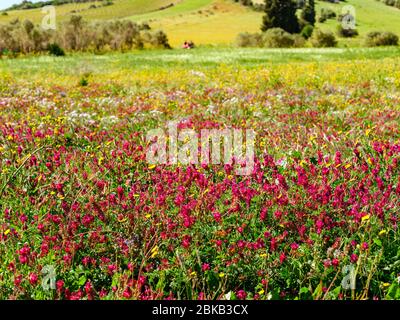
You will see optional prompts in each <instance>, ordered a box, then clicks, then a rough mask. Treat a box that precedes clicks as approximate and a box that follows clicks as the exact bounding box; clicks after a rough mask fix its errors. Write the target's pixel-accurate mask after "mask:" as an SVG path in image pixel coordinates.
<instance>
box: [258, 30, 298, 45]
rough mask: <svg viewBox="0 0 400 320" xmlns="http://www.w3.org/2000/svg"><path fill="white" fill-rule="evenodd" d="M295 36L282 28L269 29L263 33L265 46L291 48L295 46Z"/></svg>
mask: <svg viewBox="0 0 400 320" xmlns="http://www.w3.org/2000/svg"><path fill="white" fill-rule="evenodd" d="M294 43H295V42H294V37H293V36H292V35H291V34H290V33H288V32H286V31H285V30H283V29H281V28H272V29H268V30H267V31H266V32H265V33H264V34H263V44H264V47H268V48H290V47H293V46H294Z"/></svg>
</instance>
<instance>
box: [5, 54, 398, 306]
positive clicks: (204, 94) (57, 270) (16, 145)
mask: <svg viewBox="0 0 400 320" xmlns="http://www.w3.org/2000/svg"><path fill="white" fill-rule="evenodd" d="M396 65H398V61H397V60H395V59H393V60H388V61H385V62H383V61H382V62H368V61H366V62H363V63H360V64H359V67H358V68H357V69H354V68H352V69H349V68H348V65H347V64H344V63H343V64H341V63H328V62H326V63H322V64H321V65H317V64H301V63H298V64H291V65H275V66H270V67H268V68H267V67H257V68H255V67H254V68H242V67H240V66H225V67H222V66H221V67H215V68H206V67H203V68H202V69H201V70H190V69H188V70H186V69H179V70H176V71H173V72H172V73H173V74H172V75H174V77H172V76H171V74H170V72H168V71H162V70H161V71H159V70H154V71H141V73H139V74H137V75H134V76H133V77H136V78H134V79H133V80H132V79H130V84H128V82H125V81H123V80H124V79H122V76H121V78H119V77H114V78H113V79H112V80H110V79H107V77H104V79H102V78H99V79H96V78H94V79H91V81H90V82H89V85H88V86H86V87H81V86H79V85H77V84H75V83H73V84H63V85H57V84H52V83H46V82H45V81H43V82H42V83H39V84H35V85H32V84H29V83H21V81H18V80H17V79H12V78H7V79H5V80H3V81H2V82H1V95H0V108H1V109H0V130H1V133H2V134H1V137H0V171H1V180H0V183H1V184H0V206H1V213H0V257H1V258H0V270H1V272H0V298H1V299H31V298H34V299H296V298H297V299H399V298H400V287H399V280H398V279H399V276H400V264H399V259H400V249H399V245H400V237H399V231H398V222H399V211H400V174H399V172H400V165H399V161H400V135H399V119H400V108H399V105H400V91H399V90H400V82H399V81H398V79H399V78H398V73H396V72H397V71H395V70H397V69H396ZM136 80H137V81H136ZM135 81H136V83H135ZM140 81H141V83H138V82H140ZM77 82H78V81H77ZM77 82H76V83H77ZM133 83H135V85H133ZM169 121H175V122H177V123H178V129H184V128H190V129H193V130H195V131H197V132H200V130H202V129H223V128H236V129H243V130H245V129H252V130H254V131H255V132H256V134H257V135H256V142H255V159H254V167H253V169H252V171H251V174H250V175H245V176H239V175H236V174H235V173H234V172H233V170H232V166H231V165H229V164H223V163H221V164H219V165H218V164H217V165H213V164H207V165H206V164H201V163H199V164H197V165H193V164H185V165H184V164H179V163H178V164H176V165H168V164H160V165H154V164H151V165H150V164H149V163H148V162H147V161H146V153H147V152H148V149H149V145H150V142H149V141H146V139H145V138H146V133H147V132H148V131H149V130H152V129H154V128H166V127H167V125H168V123H169ZM46 286H47V287H46ZM46 289H48V290H46Z"/></svg>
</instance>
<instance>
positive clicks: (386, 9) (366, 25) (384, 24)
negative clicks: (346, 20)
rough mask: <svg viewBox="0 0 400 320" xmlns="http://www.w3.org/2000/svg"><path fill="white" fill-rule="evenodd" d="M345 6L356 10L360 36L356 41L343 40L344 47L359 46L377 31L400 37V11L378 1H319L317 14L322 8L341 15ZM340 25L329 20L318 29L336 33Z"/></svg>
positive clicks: (319, 24) (335, 21) (320, 24)
mask: <svg viewBox="0 0 400 320" xmlns="http://www.w3.org/2000/svg"><path fill="white" fill-rule="evenodd" d="M344 5H352V6H354V8H355V9H356V23H357V24H356V25H357V30H358V31H359V34H360V35H359V36H358V37H356V38H354V39H341V44H342V45H344V44H347V45H349V46H358V45H360V44H361V43H362V41H363V39H364V37H365V35H366V34H367V33H368V32H371V31H377V30H380V31H392V32H395V33H397V34H398V35H399V36H400V10H399V9H397V8H394V7H391V6H387V5H385V4H384V3H382V2H379V1H376V0H348V1H347V2H345V3H344V4H342V3H340V4H333V3H329V2H323V1H318V2H317V12H318V13H319V12H320V9H321V8H330V9H332V10H334V11H335V12H336V13H337V14H340V13H341V11H342V8H343V7H344ZM338 24H339V22H338V21H337V20H328V21H326V22H325V23H318V24H317V27H320V28H321V29H322V30H330V31H336V27H337V25H338Z"/></svg>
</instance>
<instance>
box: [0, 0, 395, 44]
mask: <svg viewBox="0 0 400 320" xmlns="http://www.w3.org/2000/svg"><path fill="white" fill-rule="evenodd" d="M256 1H257V2H262V0H256ZM92 4H93V3H83V4H68V5H62V6H58V7H57V12H58V19H59V20H58V21H63V20H65V19H68V18H69V16H70V15H71V14H73V13H78V14H80V15H82V16H84V17H85V18H87V19H91V20H105V19H116V18H128V19H132V20H134V21H148V22H150V24H151V25H152V27H153V28H161V29H163V30H165V31H166V32H167V33H168V36H169V38H170V42H171V44H172V45H173V46H177V45H180V44H181V43H182V42H183V41H184V40H185V39H190V40H193V41H194V42H195V43H197V44H230V43H232V42H233V41H234V40H235V38H236V36H237V34H238V33H239V32H244V31H247V32H258V31H259V28H260V24H261V17H262V13H260V12H255V11H253V10H251V9H250V8H247V7H243V6H241V5H239V4H237V3H233V1H231V0H152V1H149V0H114V5H112V6H108V7H98V8H90V6H91V5H92ZM95 4H97V5H98V6H100V4H101V2H98V3H95ZM171 4H173V6H172V7H169V8H166V9H165V7H167V6H169V5H171ZM344 5H353V6H354V7H355V8H356V18H357V28H358V30H359V33H360V36H359V37H357V38H355V39H340V45H341V46H344V45H349V46H359V45H360V44H361V43H362V40H363V38H364V36H365V35H366V34H367V33H368V32H369V31H372V30H387V31H389V30H390V31H393V32H395V33H397V34H399V35H400V10H399V9H397V8H394V7H390V6H386V5H385V4H383V3H381V2H378V1H376V0H348V1H347V2H346V3H341V4H331V3H327V2H323V1H317V12H318V13H319V12H320V9H321V8H331V9H332V10H334V11H335V12H337V13H338V14H340V13H341V11H342V8H343V6H344ZM17 17H18V18H20V19H24V18H28V19H31V20H33V21H35V22H39V21H40V20H41V19H42V17H43V14H42V13H41V11H40V9H34V10H18V11H10V12H8V16H0V22H6V21H10V20H12V19H15V18H17ZM337 25H338V21H337V20H328V21H326V22H325V23H323V24H320V23H318V24H317V26H318V27H320V28H322V29H323V30H331V31H335V30H336V26H337Z"/></svg>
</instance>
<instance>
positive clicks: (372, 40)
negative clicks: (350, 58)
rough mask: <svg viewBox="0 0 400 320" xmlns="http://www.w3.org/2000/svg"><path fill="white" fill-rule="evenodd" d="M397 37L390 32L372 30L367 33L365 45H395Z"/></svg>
mask: <svg viewBox="0 0 400 320" xmlns="http://www.w3.org/2000/svg"><path fill="white" fill-rule="evenodd" d="M398 44H399V37H398V36H397V35H395V34H394V33H392V32H380V31H373V32H370V33H368V34H367V37H366V39H365V45H366V46H367V47H379V46H397V45H398Z"/></svg>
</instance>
